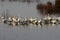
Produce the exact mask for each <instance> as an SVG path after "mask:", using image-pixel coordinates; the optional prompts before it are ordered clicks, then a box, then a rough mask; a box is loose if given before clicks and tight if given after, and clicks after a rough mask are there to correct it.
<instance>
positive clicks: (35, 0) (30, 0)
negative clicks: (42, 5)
mask: <svg viewBox="0 0 60 40" xmlns="http://www.w3.org/2000/svg"><path fill="white" fill-rule="evenodd" d="M1 1H3V2H4V1H6V0H1ZM7 1H10V2H12V1H19V2H40V0H7Z"/></svg>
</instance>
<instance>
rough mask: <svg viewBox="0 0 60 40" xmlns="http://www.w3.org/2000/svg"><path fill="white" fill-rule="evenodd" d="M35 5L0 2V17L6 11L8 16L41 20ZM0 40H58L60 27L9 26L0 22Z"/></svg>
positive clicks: (59, 38)
mask: <svg viewBox="0 0 60 40" xmlns="http://www.w3.org/2000/svg"><path fill="white" fill-rule="evenodd" d="M36 5H37V3H30V4H27V3H18V2H3V3H2V2H0V16H1V15H2V13H3V12H4V11H6V9H7V10H8V14H9V15H10V16H19V17H20V16H21V17H22V18H25V17H28V18H29V17H30V16H32V17H33V18H35V17H36V18H38V19H39V18H42V17H43V15H41V14H39V13H38V12H37V10H36ZM0 40H60V25H59V24H57V25H55V26H53V25H42V26H36V25H28V26H23V25H19V26H9V25H8V24H2V23H1V22H0Z"/></svg>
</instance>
